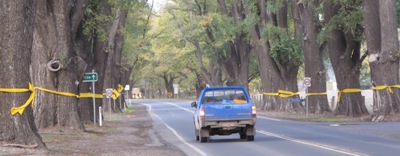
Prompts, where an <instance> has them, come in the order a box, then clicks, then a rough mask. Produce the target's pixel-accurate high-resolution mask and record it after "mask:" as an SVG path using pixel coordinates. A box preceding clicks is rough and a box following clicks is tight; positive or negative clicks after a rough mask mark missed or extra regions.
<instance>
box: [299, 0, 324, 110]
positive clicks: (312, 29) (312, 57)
mask: <svg viewBox="0 0 400 156" xmlns="http://www.w3.org/2000/svg"><path fill="white" fill-rule="evenodd" d="M296 4H297V5H298V9H299V12H300V19H301V20H300V21H301V27H302V34H303V36H302V46H303V54H304V66H305V67H304V68H305V74H304V76H305V77H311V80H312V81H311V84H312V85H311V87H309V89H308V92H309V93H311V94H309V95H308V100H309V101H308V104H309V112H310V113H324V112H331V110H330V108H329V105H328V99H327V97H326V76H325V75H326V74H325V69H324V64H323V49H321V47H320V46H319V44H318V43H317V35H318V33H319V28H318V27H317V24H316V23H315V18H316V17H317V16H318V15H316V12H315V10H316V6H317V5H318V0H313V1H302V2H300V3H296ZM312 94H317V95H312Z"/></svg>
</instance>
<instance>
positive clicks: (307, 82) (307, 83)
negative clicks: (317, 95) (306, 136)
mask: <svg viewBox="0 0 400 156" xmlns="http://www.w3.org/2000/svg"><path fill="white" fill-rule="evenodd" d="M303 82H304V86H306V112H307V113H306V114H307V116H308V95H307V94H308V87H311V77H304V81H303Z"/></svg>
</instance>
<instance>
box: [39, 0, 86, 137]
mask: <svg viewBox="0 0 400 156" xmlns="http://www.w3.org/2000/svg"><path fill="white" fill-rule="evenodd" d="M87 2H88V1H79V2H75V3H71V2H70V1H68V0H60V1H54V2H50V1H45V0H38V1H37V3H38V9H37V12H36V16H37V17H38V18H36V21H35V26H34V27H35V30H34V39H33V40H34V44H33V45H32V47H33V48H32V51H33V55H32V64H33V66H34V68H32V73H33V75H32V77H33V78H32V79H33V83H34V85H36V86H37V87H42V88H46V89H50V90H55V91H59V92H68V93H73V94H78V86H77V85H75V81H77V80H80V79H81V78H82V77H83V74H84V71H85V68H86V63H85V61H83V59H82V58H81V57H79V56H78V55H77V54H78V52H77V50H78V48H76V45H77V44H78V43H77V42H75V41H74V40H75V39H76V38H75V37H77V35H76V34H77V29H78V25H79V23H80V21H81V19H82V17H83V10H84V9H85V6H86V4H87ZM71 4H72V5H71ZM70 17H71V18H70ZM49 60H51V61H50V62H49ZM51 62H58V63H53V64H52V65H50V64H51ZM39 95H40V96H39V97H38V98H37V102H36V104H37V107H36V108H35V122H36V123H37V125H38V128H46V127H51V126H55V125H58V126H59V127H60V128H61V127H70V128H71V129H75V130H79V131H83V130H84V127H83V124H82V122H81V121H80V117H79V111H78V106H77V98H76V97H71V96H64V95H54V94H52V93H48V92H43V91H39Z"/></svg>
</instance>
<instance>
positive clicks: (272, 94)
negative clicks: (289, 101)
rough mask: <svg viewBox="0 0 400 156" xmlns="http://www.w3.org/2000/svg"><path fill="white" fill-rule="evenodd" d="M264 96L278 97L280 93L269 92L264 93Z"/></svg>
mask: <svg viewBox="0 0 400 156" xmlns="http://www.w3.org/2000/svg"><path fill="white" fill-rule="evenodd" d="M263 94H264V95H269V96H278V95H279V93H267V92H263Z"/></svg>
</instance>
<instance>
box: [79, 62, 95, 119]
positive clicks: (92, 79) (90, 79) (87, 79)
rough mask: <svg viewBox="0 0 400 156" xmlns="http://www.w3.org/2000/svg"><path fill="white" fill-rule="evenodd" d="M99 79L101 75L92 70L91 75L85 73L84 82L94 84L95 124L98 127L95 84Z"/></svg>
mask: <svg viewBox="0 0 400 156" xmlns="http://www.w3.org/2000/svg"><path fill="white" fill-rule="evenodd" d="M98 79H99V75H97V73H96V72H95V71H94V70H92V72H91V73H85V75H84V76H83V81H82V82H92V94H93V95H92V98H93V124H94V125H96V97H95V93H96V92H95V87H96V86H95V82H96V81H97V80H98Z"/></svg>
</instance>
